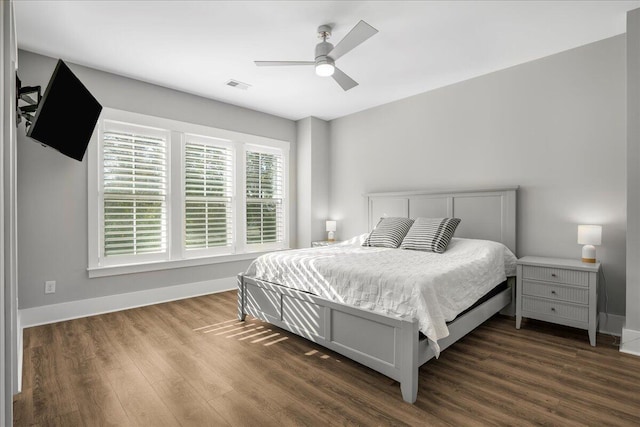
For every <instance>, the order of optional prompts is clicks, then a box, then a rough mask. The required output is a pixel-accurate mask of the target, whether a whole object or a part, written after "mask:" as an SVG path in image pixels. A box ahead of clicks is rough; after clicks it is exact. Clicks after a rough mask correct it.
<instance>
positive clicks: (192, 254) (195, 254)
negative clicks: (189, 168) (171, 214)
mask: <svg viewBox="0 0 640 427" xmlns="http://www.w3.org/2000/svg"><path fill="white" fill-rule="evenodd" d="M188 138H193V141H194V143H196V144H202V145H210V146H214V147H225V148H229V149H230V150H231V159H232V162H231V176H232V177H233V181H232V183H231V212H232V213H231V218H232V226H231V235H232V244H231V247H230V248H229V247H227V246H223V247H212V248H202V249H187V245H186V240H187V229H186V223H187V218H186V201H187V195H186V151H187V143H188V141H187V139H188ZM180 148H181V150H180V153H181V159H180V165H181V171H180V178H181V185H180V188H181V190H182V203H181V205H182V206H181V208H182V209H181V214H182V224H183V225H182V227H181V228H182V230H181V236H182V244H181V248H182V258H185V259H186V258H201V257H206V256H212V255H232V254H235V253H236V252H237V250H236V248H237V240H238V233H237V223H238V212H237V211H238V207H237V204H238V202H237V188H238V183H237V182H236V176H237V172H236V169H237V163H238V156H237V150H236V145H235V144H234V143H233V142H232V141H229V140H226V139H222V138H214V137H211V136H204V135H196V134H193V133H185V134H183V140H182V143H181V147H180Z"/></svg>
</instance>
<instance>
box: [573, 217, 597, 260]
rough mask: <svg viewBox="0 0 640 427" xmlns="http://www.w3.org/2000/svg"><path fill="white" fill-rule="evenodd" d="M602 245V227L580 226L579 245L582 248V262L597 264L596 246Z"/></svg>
mask: <svg viewBox="0 0 640 427" xmlns="http://www.w3.org/2000/svg"><path fill="white" fill-rule="evenodd" d="M601 243H602V226H600V225H579V226H578V244H580V245H584V246H583V247H582V262H588V263H595V262H596V248H595V247H594V245H599V244H601Z"/></svg>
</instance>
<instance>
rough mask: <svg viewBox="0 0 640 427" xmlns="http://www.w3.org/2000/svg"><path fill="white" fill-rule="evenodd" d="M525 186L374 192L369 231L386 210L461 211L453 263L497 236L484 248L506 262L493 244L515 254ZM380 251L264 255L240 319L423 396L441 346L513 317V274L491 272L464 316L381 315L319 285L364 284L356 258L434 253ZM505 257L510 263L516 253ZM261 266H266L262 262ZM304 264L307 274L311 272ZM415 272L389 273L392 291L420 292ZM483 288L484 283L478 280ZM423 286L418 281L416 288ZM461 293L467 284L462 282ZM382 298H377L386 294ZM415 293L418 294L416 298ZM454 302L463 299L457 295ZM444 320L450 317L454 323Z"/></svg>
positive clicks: (406, 394)
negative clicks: (423, 376)
mask: <svg viewBox="0 0 640 427" xmlns="http://www.w3.org/2000/svg"><path fill="white" fill-rule="evenodd" d="M517 189H518V187H501V188H483V189H463V190H442V191H433V190H431V191H416V192H390V193H371V194H366V195H365V199H366V205H367V207H366V209H367V217H368V223H369V229H372V228H373V226H374V225H375V224H376V223H377V220H378V219H379V218H380V217H385V216H393V217H408V218H415V217H432V218H438V217H457V218H461V219H462V222H461V223H460V225H459V227H458V229H457V230H456V233H455V238H454V240H452V242H451V244H450V245H451V248H450V249H448V250H447V252H445V254H443V255H447V257H449V259H453V258H460V259H463V258H464V256H468V255H465V254H466V252H464V251H465V250H467V249H465V248H468V247H472V248H473V247H474V245H476V242H478V241H480V240H484V241H488V242H486V244H485V243H483V245H484V246H488V247H490V248H491V250H492V251H493V252H491V253H492V254H493V255H487V257H489V258H491V259H496V255H495V253H496V252H495V250H496V248H494V247H492V246H500V247H506V248H508V249H509V250H510V251H511V252H513V254H515V252H516V251H515V249H516V248H515V243H516V193H517ZM468 239H474V240H468ZM493 242H498V243H500V244H501V245H497V244H496V243H493ZM502 245H504V246H502ZM370 249H374V250H369V249H367V248H364V249H363V248H361V247H360V244H359V242H356V241H353V242H346V243H345V244H343V245H334V246H333V247H328V248H320V249H315V250H307V249H303V250H294V251H285V252H280V253H275V254H271V255H267V256H265V257H264V258H262V257H261V258H260V262H254V263H253V264H252V267H250V269H249V270H248V273H249V274H246V273H245V274H240V275H238V317H239V319H240V320H244V318H245V316H246V315H247V314H249V315H251V316H254V317H256V318H258V319H260V320H263V321H266V322H269V323H271V324H273V325H275V326H278V327H280V328H283V329H286V330H288V331H290V332H293V333H295V334H297V335H300V336H302V337H304V338H307V339H309V340H311V341H313V342H316V343H318V344H320V345H322V346H324V347H326V348H329V349H331V350H333V351H336V352H338V353H340V354H342V355H344V356H346V357H349V358H350V359H352V360H354V361H357V362H359V363H361V364H363V365H365V366H368V367H370V368H372V369H374V370H376V371H378V372H380V373H382V374H384V375H386V376H388V377H390V378H393V379H395V380H397V381H399V382H400V388H401V392H402V397H403V399H404V400H405V401H407V402H409V403H413V402H415V400H416V398H417V391H418V369H419V367H420V366H421V365H422V364H424V363H426V362H427V361H428V360H430V359H431V358H433V357H437V356H438V354H439V352H440V351H442V350H444V349H446V348H447V347H448V346H450V345H451V344H453V343H454V342H456V341H457V340H458V339H460V338H461V337H463V336H464V335H466V334H467V333H468V332H470V331H472V330H473V329H475V328H476V327H477V326H478V325H480V324H481V323H483V322H484V321H485V320H487V319H488V318H490V317H491V316H493V315H494V314H496V313H498V312H501V311H502V312H504V313H506V314H512V308H511V307H512V302H513V292H514V286H513V280H512V279H509V280H507V286H504V285H503V286H502V287H501V288H498V287H497V286H498V285H500V283H489V282H490V281H491V280H493V281H498V280H499V275H496V274H494V275H493V276H487V277H493V279H486V280H484V281H482V286H483V288H481V289H482V291H481V292H480V291H478V292H476V295H475V297H474V298H475V299H479V298H481V297H482V296H483V295H484V298H481V301H480V302H478V303H476V304H475V305H472V306H471V307H469V308H466V309H465V310H461V313H460V314H459V315H457V317H455V319H447V317H451V315H452V312H451V310H446V309H444V308H443V309H442V310H440V311H438V310H439V309H434V308H433V307H434V305H433V304H432V305H431V306H430V307H429V310H427V311H428V313H429V314H430V316H431V318H428V319H426V320H425V318H424V316H421V315H418V313H419V312H416V311H412V307H409V309H407V310H405V309H402V310H399V309H395V308H389V307H386V306H385V307H382V305H380V307H378V309H376V310H375V311H374V310H373V309H372V307H371V304H367V303H366V299H365V301H364V302H363V303H359V302H356V301H355V300H353V299H350V297H349V294H348V292H347V294H343V295H337V294H336V295H333V294H327V293H326V292H325V293H324V294H323V292H322V291H321V290H320V288H318V287H317V286H316V285H317V283H316V282H318V281H319V280H325V279H326V280H332V282H331V283H338V282H336V281H335V280H334V279H335V278H332V277H330V276H331V275H332V274H334V275H336V276H340V277H341V278H342V279H343V280H344V282H345V283H348V284H349V285H352V284H353V285H354V286H353V287H357V286H355V285H356V284H357V282H358V280H359V279H358V277H359V276H349V274H348V273H349V272H350V270H353V269H355V270H357V268H355V267H354V268H353V269H351V268H347V267H348V266H349V265H352V264H353V265H357V264H358V262H355V263H352V261H351V260H359V259H361V258H363V257H364V258H366V259H368V260H369V262H374V263H377V262H378V261H376V260H381V259H384V258H389V259H390V260H391V262H395V261H393V256H392V255H395V256H396V257H400V256H402V257H405V258H407V256H406V254H407V253H409V252H410V254H409V255H410V256H409V257H408V258H415V259H414V260H413V261H412V262H414V263H416V262H422V260H423V259H424V258H422V257H424V254H419V253H416V252H417V251H404V250H399V249H386V251H392V252H387V253H386V254H385V253H380V252H384V251H377V250H375V249H377V248H370ZM400 252H404V254H401V253H400ZM504 252H505V253H506V252H509V251H504ZM463 255H464V256H463ZM432 256H433V255H432ZM511 256H513V255H511ZM349 257H352V258H349ZM357 257H360V258H357ZM381 257H382V258H381ZM288 258H291V259H288ZM504 259H505V260H506V256H505V258H504ZM305 260H306V261H305ZM504 262H505V263H506V261H504ZM280 263H281V264H280ZM334 264H335V266H334V267H335V268H333V270H332V269H329V268H328V265H334ZM260 265H262V266H263V267H262V268H260ZM496 265H497V264H496ZM264 266H267V267H268V268H265V267H264ZM340 266H342V267H340ZM389 266H391V264H389ZM276 267H277V268H276ZM340 268H342V270H340ZM269 269H272V270H274V271H275V270H277V271H279V272H280V273H279V275H278V274H275V275H269V274H267V273H266V271H267V270H269ZM297 270H305V271H304V274H303V275H301V273H300V271H297ZM400 270H402V267H400ZM400 270H399V271H400ZM332 271H335V273H332ZM363 271H364V270H363ZM356 273H357V272H356ZM504 273H505V272H504V271H503V272H502V279H504V277H505V274H504ZM354 274H355V273H354ZM359 274H363V273H362V272H361V273H359ZM465 274H466V276H465ZM475 274H476V273H475V272H474V273H472V274H469V273H464V274H459V275H457V276H456V275H452V276H451V277H449V280H450V283H447V286H445V287H443V286H440V288H442V289H447V288H448V287H449V286H451V287H455V285H456V283H457V282H465V281H466V280H469V281H472V279H471V278H472V277H473V276H474V275H475ZM301 277H308V279H302V278H301ZM394 277H395V276H394ZM415 277H417V276H412V275H411V274H402V273H399V274H398V282H399V283H398V284H394V283H392V281H391V279H390V278H389V277H387V282H385V283H387V285H388V287H393V286H396V287H397V288H398V289H399V290H400V291H399V292H400V294H402V291H403V290H405V291H406V292H410V291H411V288H412V287H411V286H410V285H411V283H410V281H411V280H412V278H415ZM444 277H445V276H444V275H440V276H438V275H434V276H433V278H432V279H429V280H427V279H422V278H420V281H421V283H420V286H419V287H420V288H421V289H427V288H426V286H427V285H428V286H430V287H431V288H436V287H438V286H439V285H442V283H440V282H442V281H443V280H444ZM465 277H467V278H468V279H465ZM362 280H365V279H362ZM423 282H424V283H423ZM500 282H502V280H500ZM459 284H460V285H465V283H459ZM474 286H478V285H477V284H476V283H474ZM413 287H414V288H417V287H418V286H417V284H416V286H413ZM431 288H429V289H431ZM467 288H468V287H467ZM385 289H387V287H385ZM460 289H465V288H464V286H460ZM478 289H480V288H478ZM347 291H348V289H347ZM485 291H486V292H485ZM332 292H333V291H332ZM480 294H482V295H480ZM453 295H454V296H455V294H453ZM373 299H374V300H376V301H377V300H378V299H380V298H378V297H375V298H373ZM411 299H415V298H409V300H411ZM432 299H433V298H426V299H425V301H427V303H429V301H431V300H432ZM452 300H455V298H453V299H452V298H449V299H448V300H447V301H452ZM418 302H419V301H418ZM464 304H468V303H467V302H465V303H464ZM454 305H455V304H454ZM461 307H462V306H457V307H454V308H455V309H460V308H461ZM382 308H384V309H382ZM450 308H451V307H450ZM459 311H460V310H459ZM420 313H421V312H420ZM434 313H435V314H434ZM434 319H435V320H434ZM444 320H450V321H449V322H448V323H446V324H445V323H444ZM443 325H444V326H443ZM443 327H444V329H443Z"/></svg>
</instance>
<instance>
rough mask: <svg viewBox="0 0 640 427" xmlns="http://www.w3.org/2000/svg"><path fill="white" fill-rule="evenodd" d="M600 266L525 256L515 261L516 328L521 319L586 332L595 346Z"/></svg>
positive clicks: (597, 264) (569, 260) (576, 261)
mask: <svg viewBox="0 0 640 427" xmlns="http://www.w3.org/2000/svg"><path fill="white" fill-rule="evenodd" d="M599 274H600V263H599V262H597V263H595V264H587V263H583V262H581V261H579V260H573V259H560V258H543V257H531V256H526V257H524V258H521V259H519V260H518V277H517V281H516V328H517V329H520V324H521V322H522V318H523V317H528V318H532V319H538V320H544V321H547V322H553V323H557V324H560V325H566V326H572V327H574V328H581V329H587V330H588V331H589V341H590V342H591V345H592V346H595V345H596V331H597V328H598V276H599Z"/></svg>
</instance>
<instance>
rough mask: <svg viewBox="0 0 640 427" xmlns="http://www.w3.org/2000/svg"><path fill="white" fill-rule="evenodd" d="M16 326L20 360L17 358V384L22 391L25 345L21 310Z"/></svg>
mask: <svg viewBox="0 0 640 427" xmlns="http://www.w3.org/2000/svg"><path fill="white" fill-rule="evenodd" d="M16 327H17V330H16V332H17V334H18V356H17V357H18V360H16V362H17V363H16V365H17V366H16V368H17V370H18V384H17V391H16V392H17V393H20V392H21V391H22V355H23V353H24V348H23V347H24V346H23V344H22V317H21V316H20V310H18V312H17V313H16Z"/></svg>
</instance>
